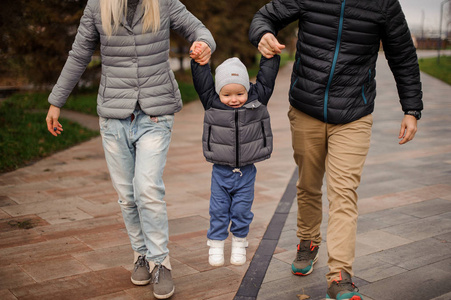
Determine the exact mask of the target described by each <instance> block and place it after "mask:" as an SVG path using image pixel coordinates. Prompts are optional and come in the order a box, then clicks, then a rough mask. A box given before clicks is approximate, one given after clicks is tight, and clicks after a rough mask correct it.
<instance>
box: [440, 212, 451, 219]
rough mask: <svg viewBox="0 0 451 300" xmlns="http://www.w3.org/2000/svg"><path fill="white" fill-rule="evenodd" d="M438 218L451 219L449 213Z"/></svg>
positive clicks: (450, 213)
mask: <svg viewBox="0 0 451 300" xmlns="http://www.w3.org/2000/svg"><path fill="white" fill-rule="evenodd" d="M440 218H445V219H451V212H448V213H444V214H441V215H440Z"/></svg>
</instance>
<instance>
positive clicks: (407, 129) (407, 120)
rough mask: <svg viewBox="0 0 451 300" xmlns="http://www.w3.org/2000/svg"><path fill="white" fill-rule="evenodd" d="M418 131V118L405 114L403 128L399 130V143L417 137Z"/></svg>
mask: <svg viewBox="0 0 451 300" xmlns="http://www.w3.org/2000/svg"><path fill="white" fill-rule="evenodd" d="M416 132H417V119H416V118H415V117H414V116H411V115H404V119H402V122H401V130H400V131H399V136H398V139H401V140H400V141H399V144H400V145H402V144H405V143H407V142H409V141H411V140H413V138H414V137H415V133H416Z"/></svg>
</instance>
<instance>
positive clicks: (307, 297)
mask: <svg viewBox="0 0 451 300" xmlns="http://www.w3.org/2000/svg"><path fill="white" fill-rule="evenodd" d="M296 296H298V298H299V300H305V299H310V296H308V295H304V294H297V295H296Z"/></svg>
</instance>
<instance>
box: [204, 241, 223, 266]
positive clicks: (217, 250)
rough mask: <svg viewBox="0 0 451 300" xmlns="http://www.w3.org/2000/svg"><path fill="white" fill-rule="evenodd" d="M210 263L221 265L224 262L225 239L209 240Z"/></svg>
mask: <svg viewBox="0 0 451 300" xmlns="http://www.w3.org/2000/svg"><path fill="white" fill-rule="evenodd" d="M207 245H208V246H210V249H209V250H208V263H209V264H210V265H212V266H213V267H219V266H222V265H223V264H224V241H219V240H210V239H209V240H208V241H207Z"/></svg>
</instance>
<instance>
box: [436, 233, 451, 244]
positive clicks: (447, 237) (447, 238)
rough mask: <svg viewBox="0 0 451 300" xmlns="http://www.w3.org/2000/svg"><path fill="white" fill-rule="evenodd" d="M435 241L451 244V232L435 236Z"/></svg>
mask: <svg viewBox="0 0 451 300" xmlns="http://www.w3.org/2000/svg"><path fill="white" fill-rule="evenodd" d="M434 239H436V240H438V241H440V242H442V243H451V232H448V233H445V234H439V235H436V236H434Z"/></svg>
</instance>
